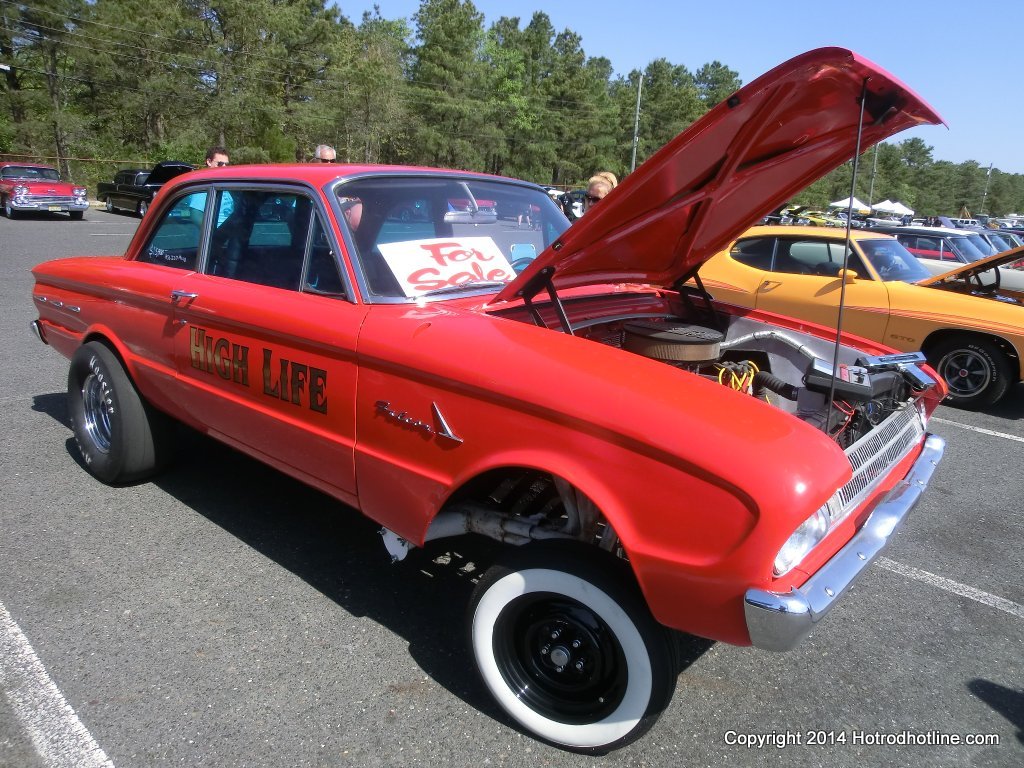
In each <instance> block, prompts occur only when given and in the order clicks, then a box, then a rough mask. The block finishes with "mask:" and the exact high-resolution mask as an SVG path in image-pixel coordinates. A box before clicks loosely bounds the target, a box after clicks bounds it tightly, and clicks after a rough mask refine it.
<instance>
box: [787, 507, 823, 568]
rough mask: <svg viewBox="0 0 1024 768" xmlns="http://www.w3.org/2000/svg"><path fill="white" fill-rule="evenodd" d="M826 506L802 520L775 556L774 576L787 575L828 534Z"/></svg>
mask: <svg viewBox="0 0 1024 768" xmlns="http://www.w3.org/2000/svg"><path fill="white" fill-rule="evenodd" d="M828 527H829V518H828V505H826V506H824V507H822V508H821V509H819V510H818V511H817V512H815V513H814V514H813V515H811V516H810V517H809V518H807V519H806V520H804V522H803V523H802V524H801V525H800V527H799V528H797V529H796V531H794V532H793V535H792V536H790V537H789V538H788V539H786V543H785V544H783V545H782V549H780V550H779V554H777V555H776V556H775V575H776V576H783V575H785V574H786V573H789V571H790V570H792V568H793V567H794V566H795V565H797V564H798V563H799V562H800V561H801V560H803V559H804V557H806V556H807V553H808V552H810V551H811V550H812V549H814V547H815V546H817V544H818V542H820V541H821V540H822V539H824V538H825V534H827V533H828Z"/></svg>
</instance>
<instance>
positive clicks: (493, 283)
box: [420, 280, 508, 296]
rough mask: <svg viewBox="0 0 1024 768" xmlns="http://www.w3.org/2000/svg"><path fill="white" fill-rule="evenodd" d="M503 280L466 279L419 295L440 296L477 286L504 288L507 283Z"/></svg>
mask: <svg viewBox="0 0 1024 768" xmlns="http://www.w3.org/2000/svg"><path fill="white" fill-rule="evenodd" d="M507 284H508V283H507V281H505V280H467V281H466V282H464V283H459V284H458V285H446V286H444V287H443V288H434V289H433V290H431V291H425V292H423V293H421V294H420V295H421V296H441V295H443V294H445V293H461V292H462V291H467V290H475V289H477V288H504V287H505V286H506V285H507Z"/></svg>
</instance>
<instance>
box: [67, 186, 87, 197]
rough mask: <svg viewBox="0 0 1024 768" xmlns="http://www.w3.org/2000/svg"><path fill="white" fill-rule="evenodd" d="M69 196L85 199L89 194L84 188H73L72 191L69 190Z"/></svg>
mask: <svg viewBox="0 0 1024 768" xmlns="http://www.w3.org/2000/svg"><path fill="white" fill-rule="evenodd" d="M71 194H73V195H74V196H75V197H85V196H86V195H87V194H89V190H87V189H86V188H85V187H75V188H74V189H72V190H71Z"/></svg>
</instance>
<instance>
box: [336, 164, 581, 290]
mask: <svg viewBox="0 0 1024 768" xmlns="http://www.w3.org/2000/svg"><path fill="white" fill-rule="evenodd" d="M335 193H336V195H337V199H338V205H339V208H340V210H341V214H342V216H341V218H342V221H343V222H344V225H345V228H346V230H347V232H346V235H347V239H348V241H349V242H350V243H351V244H352V245H353V246H354V248H355V255H356V257H357V259H356V260H357V262H358V267H359V268H360V270H361V275H360V277H361V280H362V283H363V288H364V289H365V291H366V293H367V294H368V296H369V297H370V298H371V299H373V298H379V299H384V300H412V299H415V298H417V297H422V296H435V295H436V296H451V295H452V294H453V293H457V292H459V291H460V290H465V291H471V290H479V291H489V292H497V291H498V290H499V289H500V288H501V287H502V286H503V285H504V284H505V283H507V282H509V281H511V280H512V279H513V278H514V277H515V276H516V275H517V274H518V273H519V272H521V271H523V269H525V268H526V266H527V265H528V264H529V263H530V262H531V261H533V260H534V259H535V258H537V255H538V254H539V253H541V251H543V250H544V249H545V248H547V247H548V246H549V245H550V244H551V243H552V242H554V241H555V240H556V239H557V238H558V236H559V235H560V234H562V232H564V231H565V229H566V228H567V227H568V226H569V222H568V220H567V219H566V218H565V215H564V214H563V213H562V211H561V209H560V208H559V207H558V205H557V204H556V203H555V202H554V201H552V199H551V197H550V196H549V195H548V194H547V193H545V192H544V190H542V189H540V188H538V187H534V186H531V185H526V184H523V183H516V182H511V181H509V182H503V181H499V180H480V179H474V178H463V177H459V176H452V175H446V176H425V175H424V176H382V177H380V176H379V177H373V178H366V179H355V180H353V181H349V182H344V183H341V184H339V185H338V186H337V187H336V188H335Z"/></svg>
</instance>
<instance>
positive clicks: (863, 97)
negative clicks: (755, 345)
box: [825, 77, 868, 435]
mask: <svg viewBox="0 0 1024 768" xmlns="http://www.w3.org/2000/svg"><path fill="white" fill-rule="evenodd" d="M867 95H868V78H866V77H865V78H864V82H863V84H862V85H861V89H860V116H859V118H858V119H857V147H856V149H854V152H853V178H852V179H850V199H849V200H847V201H846V202H847V208H846V242H845V245H844V247H843V271H842V275H843V279H842V280H840V282H839V316H838V317H837V318H836V347H835V351H834V352H833V353H832V379H831V381H830V383H829V388H828V415H826V416H825V434H826V435H828V434H830V433H831V432H832V412H833V411H834V410H835V409H834V408H833V407H832V403H833V402H834V401H835V396H836V375H837V374H838V373H839V347H840V344H841V341H842V338H843V309H844V308H845V307H846V271H847V269H849V264H850V248H851V245H852V243H851V239H850V227H851V225H852V221H853V196H854V194H855V193H856V191H857V171H858V169H859V167H860V142H861V139H862V138H863V136H864V103H865V102H866V101H867Z"/></svg>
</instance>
